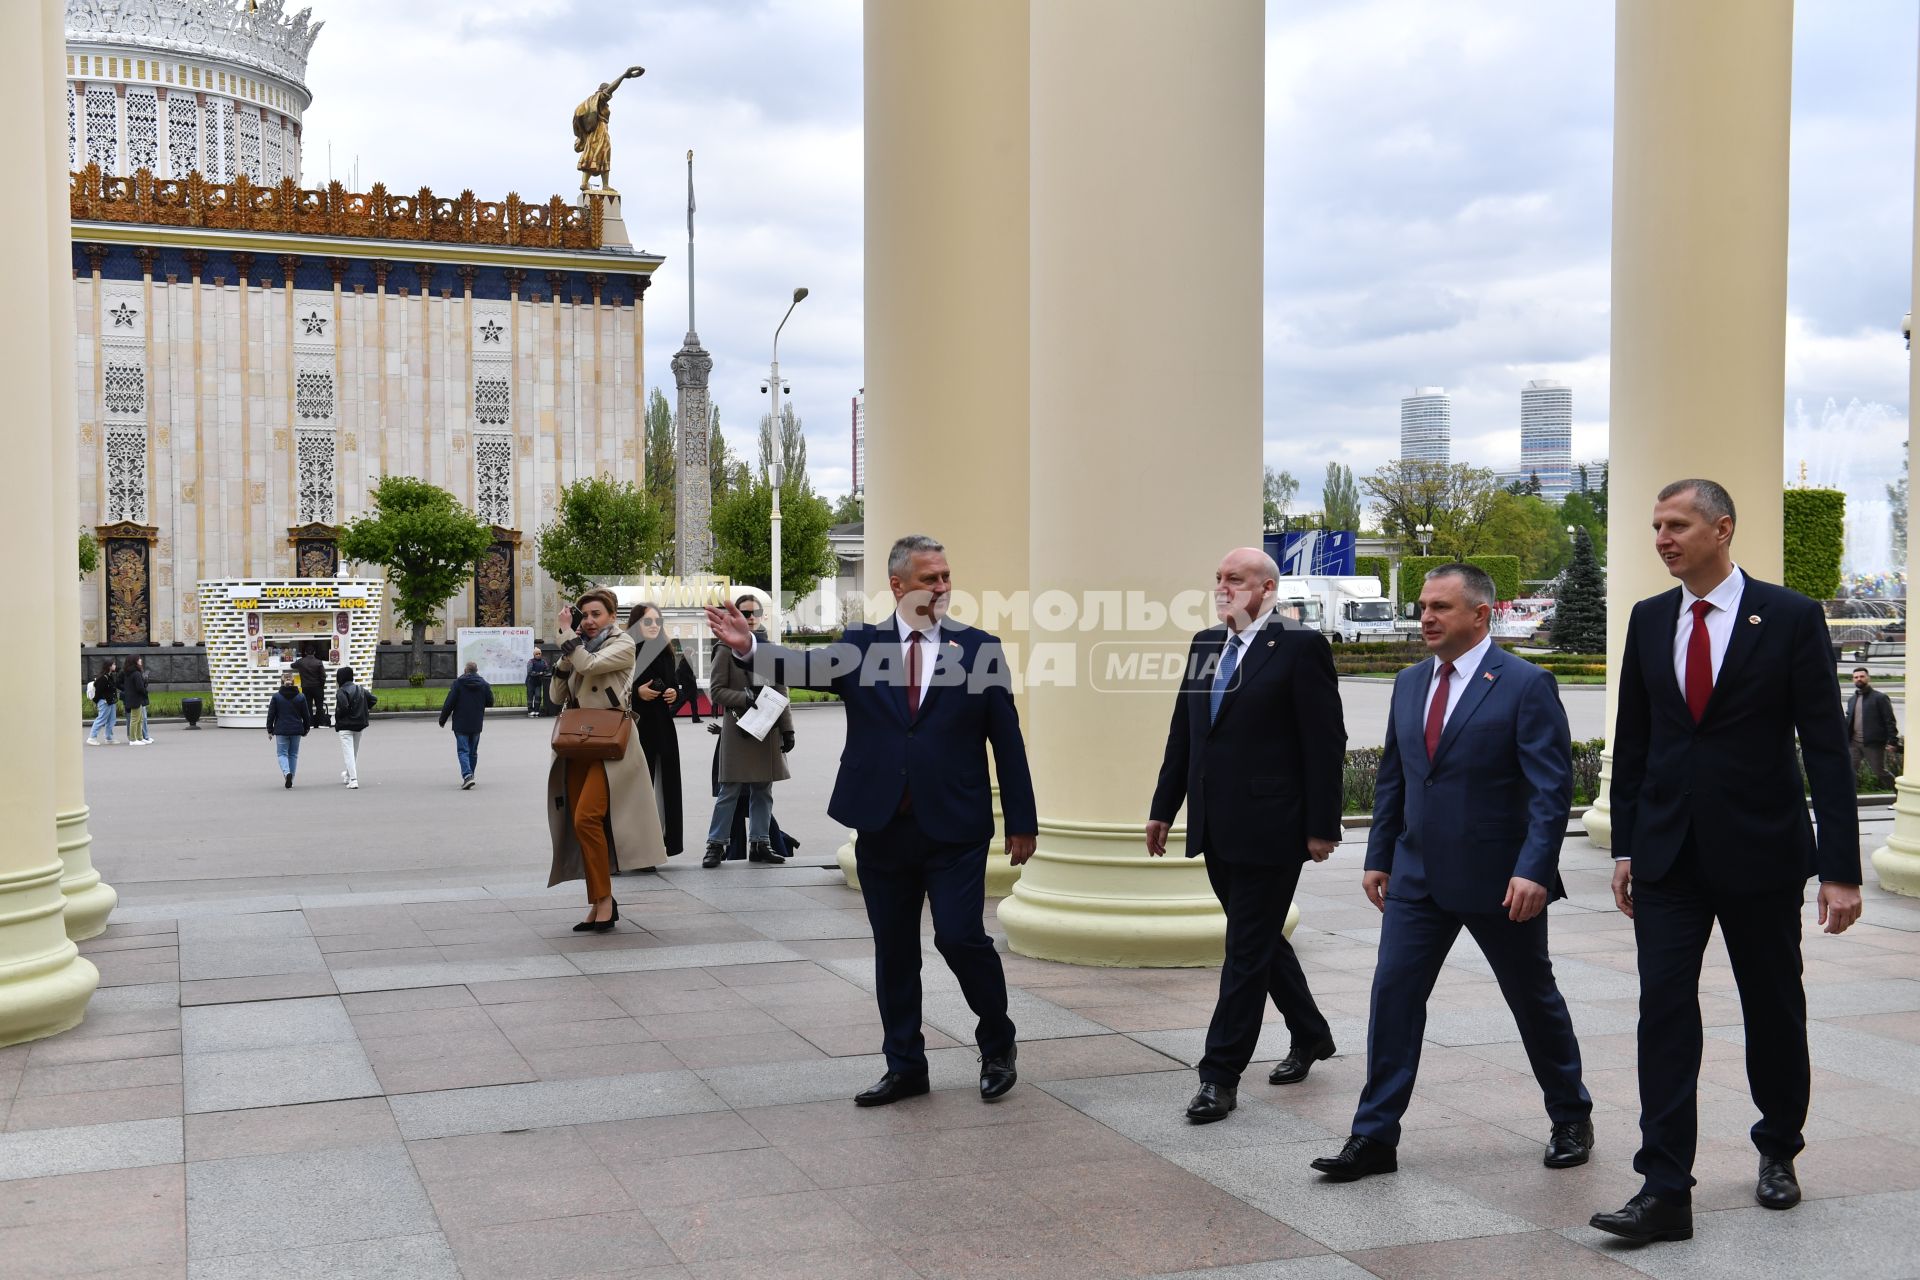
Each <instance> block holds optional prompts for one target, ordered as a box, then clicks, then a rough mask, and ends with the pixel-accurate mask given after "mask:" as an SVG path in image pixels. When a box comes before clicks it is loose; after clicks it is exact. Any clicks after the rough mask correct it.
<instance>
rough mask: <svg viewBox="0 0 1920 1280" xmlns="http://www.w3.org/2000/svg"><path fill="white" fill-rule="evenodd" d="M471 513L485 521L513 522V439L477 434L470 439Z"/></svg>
mask: <svg viewBox="0 0 1920 1280" xmlns="http://www.w3.org/2000/svg"><path fill="white" fill-rule="evenodd" d="M473 476H474V485H473V492H474V504H473V505H474V514H475V515H477V516H479V517H480V519H481V521H482V522H483V523H486V524H497V525H501V526H503V527H511V526H512V524H513V441H512V440H510V439H508V438H507V437H505V436H480V437H477V438H476V439H475V440H474V442H473Z"/></svg>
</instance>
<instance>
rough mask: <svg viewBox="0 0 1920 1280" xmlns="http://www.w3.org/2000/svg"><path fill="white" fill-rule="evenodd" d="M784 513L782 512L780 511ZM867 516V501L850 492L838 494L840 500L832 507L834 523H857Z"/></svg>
mask: <svg viewBox="0 0 1920 1280" xmlns="http://www.w3.org/2000/svg"><path fill="white" fill-rule="evenodd" d="M782 514H784V512H783V513H782ZM866 518H867V501H866V499H865V498H862V497H859V496H857V495H855V494H851V493H843V494H841V495H840V501H839V502H837V503H835V504H834V507H833V522H834V523H835V524H857V523H858V522H860V521H862V520H865V519H866Z"/></svg>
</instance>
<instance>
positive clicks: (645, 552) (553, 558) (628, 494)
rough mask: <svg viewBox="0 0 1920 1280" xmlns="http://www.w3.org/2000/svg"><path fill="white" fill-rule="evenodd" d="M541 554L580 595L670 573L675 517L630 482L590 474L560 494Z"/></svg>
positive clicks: (551, 570)
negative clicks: (616, 581)
mask: <svg viewBox="0 0 1920 1280" xmlns="http://www.w3.org/2000/svg"><path fill="white" fill-rule="evenodd" d="M536 554H537V555H538V557H539V560H540V567H541V568H542V569H545V570H546V571H547V573H548V574H549V575H551V576H552V578H553V580H554V581H555V582H557V583H559V584H560V585H561V586H562V587H564V588H566V590H567V591H568V592H570V593H573V594H575V595H578V594H579V593H580V592H582V591H585V590H586V589H587V587H588V586H589V585H591V584H592V583H594V582H598V581H600V580H601V579H604V578H621V577H630V576H632V575H635V574H641V573H657V572H664V571H665V570H666V568H667V567H668V565H669V564H670V563H671V562H672V559H673V516H672V514H671V513H670V512H669V511H668V510H667V508H666V507H665V506H663V505H662V504H661V503H659V502H658V501H656V500H655V498H654V495H652V494H651V493H648V492H646V491H644V490H642V489H640V488H639V487H637V486H636V485H634V484H632V483H630V482H626V481H620V480H615V479H613V478H612V477H611V476H588V477H586V478H585V479H581V480H575V481H574V482H573V483H572V484H570V485H568V486H567V487H566V488H564V489H562V490H561V491H560V501H559V503H558V504H557V507H556V510H555V512H554V517H553V520H552V522H551V523H549V524H547V525H546V526H545V527H544V528H542V529H541V530H540V536H539V540H538V550H537V553H536Z"/></svg>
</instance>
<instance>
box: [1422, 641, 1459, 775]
mask: <svg viewBox="0 0 1920 1280" xmlns="http://www.w3.org/2000/svg"><path fill="white" fill-rule="evenodd" d="M1452 675H1453V664H1452V663H1451V662H1443V663H1441V664H1440V668H1439V670H1438V671H1436V672H1435V673H1434V682H1433V700H1432V701H1431V702H1429V703H1428V704H1427V733H1426V740H1427V759H1429V760H1431V759H1433V758H1434V756H1436V755H1438V754H1439V752H1440V737H1441V734H1442V733H1443V732H1444V731H1445V730H1446V727H1447V681H1448V679H1449V678H1450V677H1451V676H1452Z"/></svg>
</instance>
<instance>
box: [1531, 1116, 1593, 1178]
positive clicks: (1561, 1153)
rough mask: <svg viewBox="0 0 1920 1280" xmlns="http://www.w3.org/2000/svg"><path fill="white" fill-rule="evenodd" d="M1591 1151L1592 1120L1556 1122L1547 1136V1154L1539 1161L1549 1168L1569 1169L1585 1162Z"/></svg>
mask: <svg viewBox="0 0 1920 1280" xmlns="http://www.w3.org/2000/svg"><path fill="white" fill-rule="evenodd" d="M1592 1153H1593V1121H1591V1120H1580V1121H1577V1122H1575V1123H1573V1124H1557V1125H1555V1126H1553V1133H1552V1134H1550V1135H1549V1136H1548V1138H1547V1154H1546V1158H1545V1159H1544V1160H1542V1161H1541V1163H1542V1164H1544V1165H1546V1166H1547V1168H1549V1169H1571V1168H1573V1167H1574V1166H1575V1165H1577V1164H1585V1163H1586V1162H1587V1157H1588V1156H1589V1155H1591V1154H1592Z"/></svg>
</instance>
